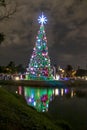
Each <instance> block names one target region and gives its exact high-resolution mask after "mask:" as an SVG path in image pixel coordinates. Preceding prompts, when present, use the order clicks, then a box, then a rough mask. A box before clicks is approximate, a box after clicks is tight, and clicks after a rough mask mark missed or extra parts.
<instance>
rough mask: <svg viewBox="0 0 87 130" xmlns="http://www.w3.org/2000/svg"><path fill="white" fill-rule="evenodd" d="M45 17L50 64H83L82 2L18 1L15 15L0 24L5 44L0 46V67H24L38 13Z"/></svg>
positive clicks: (86, 32) (85, 26)
mask: <svg viewBox="0 0 87 130" xmlns="http://www.w3.org/2000/svg"><path fill="white" fill-rule="evenodd" d="M42 11H43V12H44V14H45V15H46V16H47V18H48V23H47V25H46V26H45V30H46V34H47V39H48V43H47V45H48V48H49V56H50V58H51V61H52V64H53V63H56V64H58V65H60V66H66V65H67V64H72V65H77V64H78V65H81V66H82V67H84V66H86V64H87V51H86V50H87V14H86V12H87V2H86V0H64V1H62V0H53V1H51V0H44V1H43V0H36V1H35V0H32V1H31V0H26V1H25V0H18V1H17V12H16V13H15V14H14V15H13V16H12V17H11V18H10V19H8V20H4V21H3V22H0V31H1V32H4V33H5V35H6V36H5V41H4V42H3V43H2V45H1V46H0V59H1V60H0V65H2V64H7V63H8V62H9V61H10V60H14V61H15V63H16V64H19V63H22V64H24V65H26V64H27V63H28V62H29V58H30V57H31V54H32V51H33V47H34V45H35V38H36V35H37V32H38V30H39V25H38V22H37V18H38V16H39V15H40V14H41V12H42Z"/></svg>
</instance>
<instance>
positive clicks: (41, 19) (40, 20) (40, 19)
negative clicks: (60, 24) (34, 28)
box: [38, 13, 47, 25]
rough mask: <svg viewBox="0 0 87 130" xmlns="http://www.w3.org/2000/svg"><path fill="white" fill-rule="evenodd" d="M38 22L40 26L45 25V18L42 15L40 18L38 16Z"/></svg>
mask: <svg viewBox="0 0 87 130" xmlns="http://www.w3.org/2000/svg"><path fill="white" fill-rule="evenodd" d="M38 22H39V23H41V25H43V24H46V22H47V18H46V17H45V16H44V15H43V13H42V16H39V18H38Z"/></svg>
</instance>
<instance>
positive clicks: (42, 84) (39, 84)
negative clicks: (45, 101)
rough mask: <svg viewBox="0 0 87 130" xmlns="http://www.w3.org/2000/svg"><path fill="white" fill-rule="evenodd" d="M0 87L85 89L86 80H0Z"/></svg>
mask: <svg viewBox="0 0 87 130" xmlns="http://www.w3.org/2000/svg"><path fill="white" fill-rule="evenodd" d="M0 85H14V86H18V85H21V86H32V87H58V86H59V87H76V86H78V87H81V86H85V87H87V81H86V80H68V81H56V80H53V81H39V80H37V81H36V80H18V81H17V80H0Z"/></svg>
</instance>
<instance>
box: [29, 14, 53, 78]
mask: <svg viewBox="0 0 87 130" xmlns="http://www.w3.org/2000/svg"><path fill="white" fill-rule="evenodd" d="M38 21H39V23H40V30H39V31H38V35H37V37H36V43H35V46H34V48H33V53H32V56H31V59H30V63H29V66H28V68H27V72H28V74H27V77H26V79H27V80H29V79H34V80H51V79H53V75H52V69H51V65H50V58H49V56H48V47H47V38H46V34H45V29H44V24H46V22H47V19H46V17H45V16H44V15H43V14H42V16H41V17H40V16H39V19H38Z"/></svg>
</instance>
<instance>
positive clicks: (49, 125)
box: [0, 87, 64, 130]
mask: <svg viewBox="0 0 87 130" xmlns="http://www.w3.org/2000/svg"><path fill="white" fill-rule="evenodd" d="M0 129H1V130H62V129H61V128H60V127H59V126H58V124H57V125H55V124H54V123H53V122H52V121H51V120H50V119H49V118H48V117H46V116H45V115H43V113H38V112H37V111H36V110H34V109H33V108H31V107H29V106H28V105H27V104H26V102H25V100H24V98H23V97H21V96H19V95H16V94H12V93H11V92H8V91H7V90H5V89H3V88H2V87H1V88H0ZM63 130H64V129H63Z"/></svg>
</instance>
